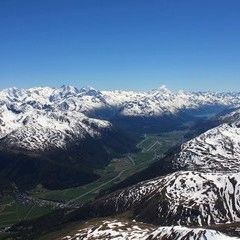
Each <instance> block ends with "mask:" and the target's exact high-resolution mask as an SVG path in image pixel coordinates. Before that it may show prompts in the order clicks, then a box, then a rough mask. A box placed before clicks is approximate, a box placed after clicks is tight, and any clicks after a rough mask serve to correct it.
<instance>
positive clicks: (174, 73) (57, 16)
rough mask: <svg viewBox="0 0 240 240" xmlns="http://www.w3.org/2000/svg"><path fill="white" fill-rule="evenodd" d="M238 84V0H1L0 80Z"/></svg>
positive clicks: (121, 85) (0, 83)
mask: <svg viewBox="0 0 240 240" xmlns="http://www.w3.org/2000/svg"><path fill="white" fill-rule="evenodd" d="M63 84H70V85H74V86H76V87H81V86H86V85H88V86H93V87H95V88H98V89H135V90H143V89H152V88H156V87H158V86H160V85H162V84H165V85H167V87H168V88H170V89H189V90H197V89H198V90H209V89H210V90H239V91H240V1H239V0H39V1H37V0H0V88H6V87H12V86H16V87H32V86H45V85H48V86H61V85H63Z"/></svg>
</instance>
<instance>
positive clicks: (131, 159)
mask: <svg viewBox="0 0 240 240" xmlns="http://www.w3.org/2000/svg"><path fill="white" fill-rule="evenodd" d="M127 157H128V159H129V160H130V162H131V163H132V165H133V166H135V165H136V164H135V162H134V160H133V158H132V157H131V156H130V154H128V156H127Z"/></svg>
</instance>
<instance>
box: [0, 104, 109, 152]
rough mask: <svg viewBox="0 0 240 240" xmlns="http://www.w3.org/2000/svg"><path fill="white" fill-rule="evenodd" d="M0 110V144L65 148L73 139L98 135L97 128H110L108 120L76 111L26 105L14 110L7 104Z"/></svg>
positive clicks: (36, 148) (30, 147)
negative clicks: (90, 116) (40, 108)
mask: <svg viewBox="0 0 240 240" xmlns="http://www.w3.org/2000/svg"><path fill="white" fill-rule="evenodd" d="M1 110H2V113H1V115H0V119H1V123H0V126H1V128H0V138H1V139H2V140H1V144H6V145H8V146H9V147H10V148H18V149H25V150H54V149H56V148H65V147H66V146H67V145H68V144H71V143H72V142H73V141H75V140H76V139H84V138H87V137H93V138H94V137H98V136H100V135H101V131H103V130H104V129H106V128H111V124H110V123H109V122H107V121H103V120H98V119H92V118H88V117H86V116H85V115H84V114H82V113H80V112H70V111H69V112H60V111H41V110H38V109H34V108H32V107H28V108H24V109H21V111H19V113H15V112H14V111H13V110H12V109H7V106H3V107H2V109H1Z"/></svg>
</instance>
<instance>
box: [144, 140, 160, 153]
mask: <svg viewBox="0 0 240 240" xmlns="http://www.w3.org/2000/svg"><path fill="white" fill-rule="evenodd" d="M157 144H159V145H161V143H160V142H159V141H158V140H157V141H156V142H154V143H153V144H152V145H151V146H149V147H148V149H143V150H144V152H149V151H150V150H151V149H152V148H153V147H154V146H156V145H157Z"/></svg>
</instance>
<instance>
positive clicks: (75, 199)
mask: <svg viewBox="0 0 240 240" xmlns="http://www.w3.org/2000/svg"><path fill="white" fill-rule="evenodd" d="M125 171H126V170H123V171H121V172H120V173H119V174H118V175H117V176H116V177H114V178H112V179H110V180H109V181H107V182H105V183H103V184H101V185H100V186H98V187H96V188H94V189H92V190H90V191H88V192H86V193H84V194H82V195H80V196H78V197H76V198H74V199H71V200H70V201H68V202H67V203H66V205H68V204H72V203H74V202H75V201H77V200H79V199H80V198H82V197H84V196H86V195H88V194H89V193H92V192H95V191H97V190H100V189H101V188H102V187H104V186H105V185H107V184H108V183H110V182H113V181H114V180H116V179H118V178H119V177H120V176H121V175H122V174H123V173H124V172H125Z"/></svg>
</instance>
